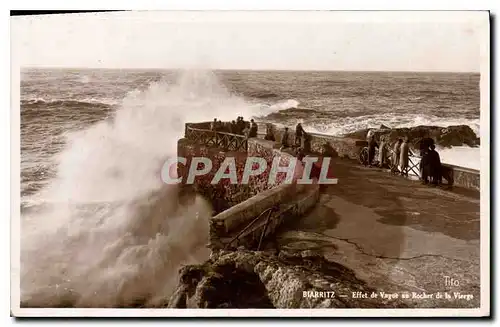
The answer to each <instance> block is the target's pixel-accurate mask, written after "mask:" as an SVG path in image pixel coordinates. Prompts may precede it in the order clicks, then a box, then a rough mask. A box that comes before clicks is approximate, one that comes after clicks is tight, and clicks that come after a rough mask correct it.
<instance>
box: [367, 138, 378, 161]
mask: <svg viewBox="0 0 500 327" xmlns="http://www.w3.org/2000/svg"><path fill="white" fill-rule="evenodd" d="M375 148H378V144H377V142H376V141H375V138H374V137H371V138H370V141H369V142H368V166H370V167H371V166H372V163H373V159H374V158H375Z"/></svg>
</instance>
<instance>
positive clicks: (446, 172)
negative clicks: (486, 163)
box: [442, 164, 481, 191]
mask: <svg viewBox="0 0 500 327" xmlns="http://www.w3.org/2000/svg"><path fill="white" fill-rule="evenodd" d="M442 172H443V177H445V179H446V180H448V181H449V183H450V184H451V185H454V186H460V187H465V188H469V189H475V190H478V191H479V190H480V180H481V176H480V172H479V170H475V169H469V168H464V167H459V166H455V165H450V164H443V165H442ZM449 178H450V179H449Z"/></svg>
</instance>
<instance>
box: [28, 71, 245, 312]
mask: <svg viewBox="0 0 500 327" xmlns="http://www.w3.org/2000/svg"><path fill="white" fill-rule="evenodd" d="M252 110H253V109H252V106H250V105H248V104H247V103H246V102H245V101H244V100H243V99H241V98H238V97H235V96H232V95H231V94H230V93H229V92H228V91H227V90H226V89H225V88H224V87H223V86H221V84H220V83H218V81H217V78H216V77H215V75H214V74H212V73H209V72H201V71H194V72H185V73H183V74H181V75H180V76H179V78H178V81H177V82H176V83H172V84H168V83H166V82H156V83H153V84H151V85H150V87H149V88H147V89H146V90H144V91H133V92H131V93H129V94H128V95H127V96H126V97H125V98H124V99H123V101H122V104H121V105H120V107H119V109H117V111H116V113H115V114H114V116H113V118H112V119H109V120H105V121H101V122H99V123H97V124H94V125H92V126H90V127H89V128H87V129H84V130H80V131H77V132H73V133H70V134H68V135H67V142H66V146H65V148H64V149H63V151H61V152H60V153H59V154H58V155H57V158H56V161H57V175H56V177H55V178H54V179H53V180H51V182H50V184H49V186H48V187H47V188H45V189H44V190H43V191H42V192H40V194H38V195H37V198H38V199H40V201H42V202H43V204H44V205H43V206H41V207H39V208H38V209H36V210H35V209H33V210H31V211H29V213H25V214H24V215H23V217H22V225H21V226H22V231H21V301H22V303H23V305H26V306H42V307H47V306H76V307H120V306H122V307H126V306H137V305H146V306H155V305H162V304H164V303H165V301H166V299H168V297H169V295H170V293H171V292H172V289H173V287H174V284H175V283H176V281H177V272H178V270H179V268H180V266H181V265H183V264H191V263H195V262H199V261H202V260H204V259H206V258H207V256H208V250H207V249H206V248H205V245H206V243H207V242H208V218H209V216H210V215H211V208H210V206H209V204H208V203H207V202H206V201H205V200H203V199H201V198H200V197H188V198H187V199H185V198H184V197H180V196H179V195H178V192H179V190H178V189H177V188H176V187H175V186H172V185H165V184H163V183H162V181H161V177H160V176H161V174H160V173H161V165H162V163H163V162H164V161H165V159H166V158H168V157H169V156H173V155H176V143H177V140H178V138H179V137H180V136H181V135H182V132H183V130H184V123H185V122H188V121H202V120H212V119H213V117H217V118H219V119H222V120H228V119H234V118H235V116H238V115H241V116H246V117H248V116H250V115H251V113H252ZM180 198H182V199H185V200H186V201H188V202H189V203H188V204H185V203H184V204H183V203H180Z"/></svg>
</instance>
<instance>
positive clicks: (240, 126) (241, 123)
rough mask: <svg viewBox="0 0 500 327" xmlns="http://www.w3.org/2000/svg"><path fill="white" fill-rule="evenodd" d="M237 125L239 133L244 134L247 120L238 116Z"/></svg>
mask: <svg viewBox="0 0 500 327" xmlns="http://www.w3.org/2000/svg"><path fill="white" fill-rule="evenodd" d="M236 125H238V134H240V135H243V130H244V129H245V127H246V126H245V122H244V121H243V117H238V119H237V120H236Z"/></svg>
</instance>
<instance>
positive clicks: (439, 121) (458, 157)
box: [304, 114, 480, 169]
mask: <svg viewBox="0 0 500 327" xmlns="http://www.w3.org/2000/svg"><path fill="white" fill-rule="evenodd" d="M382 124H383V125H385V126H387V127H389V128H402V127H415V126H421V125H423V126H440V127H448V126H453V125H468V126H469V127H470V128H471V129H472V130H473V131H474V132H475V133H476V135H478V136H479V126H480V122H479V119H462V118H458V119H453V118H447V119H443V118H442V117H436V116H430V115H417V114H415V115H411V114H407V115H389V114H383V115H370V116H360V117H346V118H340V119H338V120H336V121H335V122H333V123H327V124H324V123H312V124H309V123H307V122H305V123H304V129H305V130H306V131H308V132H311V133H319V134H329V135H343V134H346V133H351V132H355V131H358V130H361V129H366V128H379V127H380V125H382ZM437 150H438V151H439V153H440V154H441V160H442V161H443V162H445V163H449V164H453V165H457V166H461V167H467V168H473V169H479V166H480V164H479V162H480V155H479V148H472V147H469V146H460V147H451V148H442V149H437Z"/></svg>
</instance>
